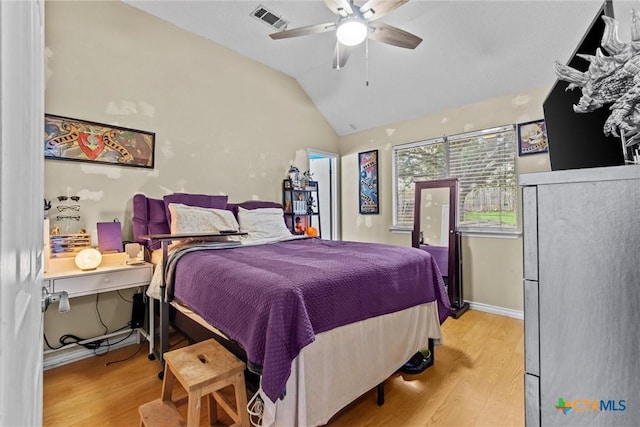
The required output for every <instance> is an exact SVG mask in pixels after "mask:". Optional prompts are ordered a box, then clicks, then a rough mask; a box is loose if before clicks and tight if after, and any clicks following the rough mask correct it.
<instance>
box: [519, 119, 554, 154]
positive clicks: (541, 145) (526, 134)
mask: <svg viewBox="0 0 640 427" xmlns="http://www.w3.org/2000/svg"><path fill="white" fill-rule="evenodd" d="M548 151H549V140H548V139H547V128H546V126H545V123H544V120H534V121H531V122H526V123H519V124H518V154H519V155H520V156H526V155H528V154H540V153H546V152H548Z"/></svg>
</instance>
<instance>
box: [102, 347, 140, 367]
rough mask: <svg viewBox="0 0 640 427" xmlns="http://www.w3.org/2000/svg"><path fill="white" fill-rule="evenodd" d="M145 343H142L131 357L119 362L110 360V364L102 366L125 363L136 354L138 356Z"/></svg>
mask: <svg viewBox="0 0 640 427" xmlns="http://www.w3.org/2000/svg"><path fill="white" fill-rule="evenodd" d="M144 344H145V342H144V341H142V342H141V343H140V345H139V346H138V349H137V350H136V351H135V352H134V353H133V354H131V355H129V356H127V357H125V358H124V359H120V360H112V361H111V362H107V363H105V364H104V366H109V365H113V364H114V363H120V362H126V361H127V360H129V359H131V358H133V357H134V356H135V355H136V354H138V353H139V352H140V350H141V349H142V347H143V346H144Z"/></svg>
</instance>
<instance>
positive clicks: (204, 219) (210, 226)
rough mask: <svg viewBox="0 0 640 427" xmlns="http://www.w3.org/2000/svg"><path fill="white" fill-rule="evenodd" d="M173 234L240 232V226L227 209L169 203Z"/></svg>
mask: <svg viewBox="0 0 640 427" xmlns="http://www.w3.org/2000/svg"><path fill="white" fill-rule="evenodd" d="M169 211H170V212H171V234H184V233H219V232H220V231H222V230H234V231H238V229H239V228H240V226H239V225H238V221H236V218H235V217H234V216H233V212H231V211H228V210H225V209H212V208H200V207H197V206H187V205H182V204H180V203H169Z"/></svg>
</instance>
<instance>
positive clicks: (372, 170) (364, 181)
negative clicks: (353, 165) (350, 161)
mask: <svg viewBox="0 0 640 427" xmlns="http://www.w3.org/2000/svg"><path fill="white" fill-rule="evenodd" d="M358 171H359V173H360V178H359V186H358V188H359V191H360V202H359V207H360V213H361V214H377V213H380V205H379V200H378V150H372V151H365V152H364V153H358Z"/></svg>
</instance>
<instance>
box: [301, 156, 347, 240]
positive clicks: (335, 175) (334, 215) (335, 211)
mask: <svg viewBox="0 0 640 427" xmlns="http://www.w3.org/2000/svg"><path fill="white" fill-rule="evenodd" d="M313 156H318V157H323V158H328V159H329V163H330V167H331V173H330V181H331V183H330V188H329V192H330V195H329V199H330V200H331V213H330V220H331V235H330V236H329V238H330V239H331V240H340V238H341V236H342V233H341V229H340V222H341V218H340V185H339V183H340V156H339V155H338V154H337V153H332V152H329V151H323V150H317V149H315V148H307V169H309V168H310V167H311V160H312V159H311V158H312V157H313ZM321 191H323V190H322V189H321Z"/></svg>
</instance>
